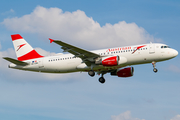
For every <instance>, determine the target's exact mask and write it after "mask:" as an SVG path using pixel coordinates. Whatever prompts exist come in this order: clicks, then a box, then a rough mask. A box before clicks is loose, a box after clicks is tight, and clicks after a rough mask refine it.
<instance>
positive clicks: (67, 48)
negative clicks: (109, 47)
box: [49, 38, 100, 66]
mask: <svg viewBox="0 0 180 120" xmlns="http://www.w3.org/2000/svg"><path fill="white" fill-rule="evenodd" d="M49 40H50V43H52V42H54V43H56V44H58V45H60V46H62V47H61V48H62V49H63V50H64V51H63V52H69V53H71V54H73V55H75V57H79V58H81V59H82V60H83V61H85V63H86V64H88V62H94V59H95V58H97V57H100V55H98V54H96V53H93V52H89V51H87V50H84V49H81V48H78V47H75V46H73V45H70V44H67V43H65V42H62V41H60V40H53V39H50V38H49ZM88 66H89V65H88Z"/></svg>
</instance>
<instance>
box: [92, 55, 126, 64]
mask: <svg viewBox="0 0 180 120" xmlns="http://www.w3.org/2000/svg"><path fill="white" fill-rule="evenodd" d="M126 62H127V59H126V58H125V57H122V56H121V57H120V56H107V57H101V58H97V59H96V61H95V64H96V65H103V66H117V65H120V64H125V63H126Z"/></svg>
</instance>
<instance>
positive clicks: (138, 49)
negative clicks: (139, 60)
mask: <svg viewBox="0 0 180 120" xmlns="http://www.w3.org/2000/svg"><path fill="white" fill-rule="evenodd" d="M145 46H146V45H143V46H138V47H137V48H136V50H135V51H134V52H132V54H134V53H135V52H136V51H137V50H139V49H140V48H142V47H145Z"/></svg>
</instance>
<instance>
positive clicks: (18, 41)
mask: <svg viewBox="0 0 180 120" xmlns="http://www.w3.org/2000/svg"><path fill="white" fill-rule="evenodd" d="M11 38H12V41H13V45H14V49H15V52H16V56H17V59H18V60H20V61H24V60H29V59H34V58H40V57H43V56H41V55H39V54H38V53H37V52H36V51H35V50H34V49H33V48H32V47H31V45H29V44H28V43H27V42H26V41H25V40H24V38H23V37H21V35H19V34H14V35H11Z"/></svg>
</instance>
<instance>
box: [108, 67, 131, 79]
mask: <svg viewBox="0 0 180 120" xmlns="http://www.w3.org/2000/svg"><path fill="white" fill-rule="evenodd" d="M133 73H134V68H133V67H128V68H124V69H120V68H119V69H117V71H116V72H112V73H111V75H117V76H118V77H131V76H133Z"/></svg>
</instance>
